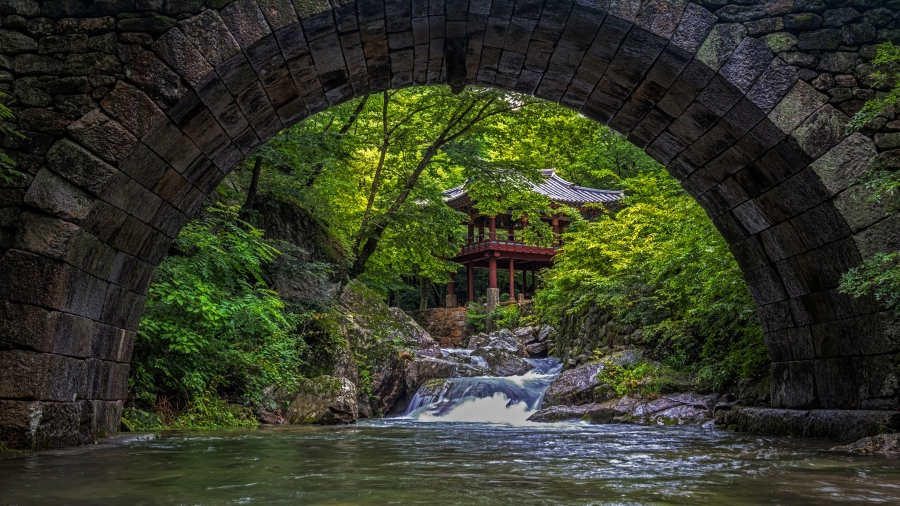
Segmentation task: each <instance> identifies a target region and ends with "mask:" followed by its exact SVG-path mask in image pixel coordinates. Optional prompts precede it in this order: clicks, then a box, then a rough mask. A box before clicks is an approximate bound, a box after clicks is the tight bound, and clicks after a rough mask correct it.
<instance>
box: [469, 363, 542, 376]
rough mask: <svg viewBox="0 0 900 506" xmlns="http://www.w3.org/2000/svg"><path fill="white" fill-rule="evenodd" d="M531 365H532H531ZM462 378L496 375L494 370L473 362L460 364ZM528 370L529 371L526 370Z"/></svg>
mask: <svg viewBox="0 0 900 506" xmlns="http://www.w3.org/2000/svg"><path fill="white" fill-rule="evenodd" d="M529 367H530V366H529ZM456 371H457V373H458V374H459V377H460V378H475V377H478V376H495V373H494V371H491V370H490V369H486V368H484V367H479V366H477V365H473V364H459V365H458V366H457V368H456ZM526 372H527V371H526Z"/></svg>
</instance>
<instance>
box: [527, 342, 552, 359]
mask: <svg viewBox="0 0 900 506" xmlns="http://www.w3.org/2000/svg"><path fill="white" fill-rule="evenodd" d="M525 349H526V350H528V356H529V357H543V356H546V355H547V343H534V344H529V345H527V346H526V347H525Z"/></svg>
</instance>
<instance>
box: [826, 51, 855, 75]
mask: <svg viewBox="0 0 900 506" xmlns="http://www.w3.org/2000/svg"><path fill="white" fill-rule="evenodd" d="M856 59H857V54H856V53H851V52H840V53H823V54H822V59H821V60H819V66H818V67H816V70H817V71H819V72H834V73H837V74H849V73H852V72H853V69H854V68H856Z"/></svg>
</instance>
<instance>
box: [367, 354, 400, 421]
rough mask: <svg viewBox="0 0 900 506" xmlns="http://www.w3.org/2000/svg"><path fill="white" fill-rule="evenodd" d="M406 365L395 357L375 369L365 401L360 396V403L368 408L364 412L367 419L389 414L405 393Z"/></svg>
mask: <svg viewBox="0 0 900 506" xmlns="http://www.w3.org/2000/svg"><path fill="white" fill-rule="evenodd" d="M406 365H407V364H406V360H405V359H403V358H400V357H398V356H395V357H391V358H390V359H389V360H386V361H384V362H382V363H381V364H380V366H379V367H377V368H375V370H374V371H373V372H372V377H371V384H370V387H369V395H368V396H367V398H365V399H363V398H362V397H363V396H362V395H361V396H360V403H361V404H363V403H365V404H366V405H368V407H369V408H370V409H369V410H367V411H365V414H366V416H367V417H378V416H384V415H385V414H387V413H390V412H391V410H392V409H393V408H394V405H395V404H396V403H397V402H398V401H399V400H400V399H401V398H402V397H403V394H405V393H406ZM360 413H361V414H362V413H363V411H360Z"/></svg>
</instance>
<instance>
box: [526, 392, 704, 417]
mask: <svg viewBox="0 0 900 506" xmlns="http://www.w3.org/2000/svg"><path fill="white" fill-rule="evenodd" d="M718 399H719V395H718V394H711V395H698V394H692V393H688V394H674V395H662V396H658V397H655V398H643V397H631V396H626V397H623V398H621V399H612V400H609V401H606V402H603V403H591V404H584V405H581V406H551V407H549V408H545V409H541V410H540V411H538V412H536V413H535V414H533V415H531V416H530V417H529V418H528V420H529V421H532V422H561V421H569V420H583V421H587V422H591V423H597V424H602V423H634V424H641V425H700V424H703V423H706V422H709V421H711V420H712V415H713V408H714V407H715V404H716V401H717V400H718Z"/></svg>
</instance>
